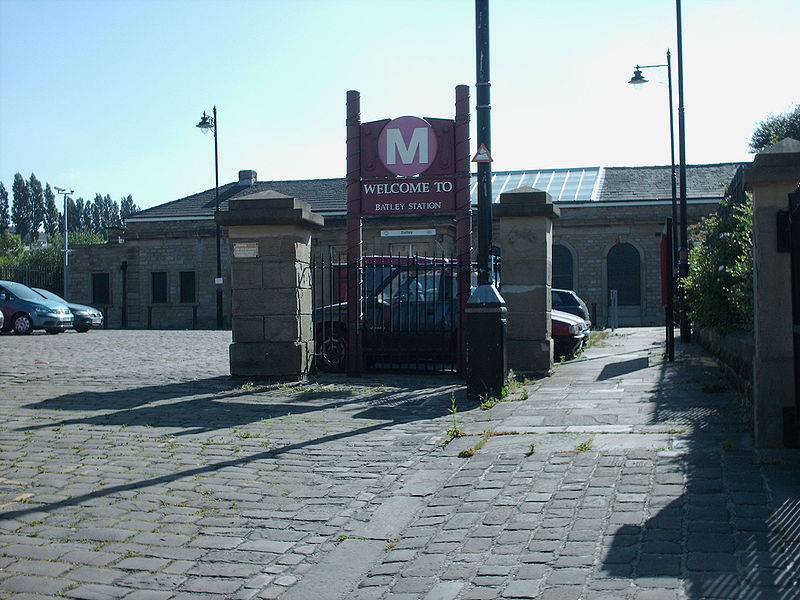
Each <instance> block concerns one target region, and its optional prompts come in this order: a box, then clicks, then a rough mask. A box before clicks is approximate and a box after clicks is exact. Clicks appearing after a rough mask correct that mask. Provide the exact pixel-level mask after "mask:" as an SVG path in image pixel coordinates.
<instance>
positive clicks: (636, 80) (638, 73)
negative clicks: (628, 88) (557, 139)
mask: <svg viewBox="0 0 800 600" xmlns="http://www.w3.org/2000/svg"><path fill="white" fill-rule="evenodd" d="M659 68H666V69H667V90H668V91H667V93H668V94H669V152H670V165H671V170H670V182H671V184H672V239H673V240H677V239H678V190H677V185H678V182H677V177H676V174H675V116H674V112H673V109H672V60H671V57H670V52H669V50H667V64H665V65H636V68H635V69H634V70H633V77H631V79H630V81H628V83H630V84H632V85H633V86H634V87H637V88H638V87H641V86H642V85H644V84H645V83H647V82H648V80H647V79H645V77H644V76H643V75H642V69H659ZM677 267H678V246H677V244H676V245H675V247H674V248H673V251H672V268H673V269H676V268H677Z"/></svg>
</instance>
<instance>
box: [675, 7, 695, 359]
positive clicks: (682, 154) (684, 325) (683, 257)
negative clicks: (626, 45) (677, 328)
mask: <svg viewBox="0 0 800 600" xmlns="http://www.w3.org/2000/svg"><path fill="white" fill-rule="evenodd" d="M675 26H676V29H677V30H678V156H679V159H680V164H681V166H680V177H679V179H680V194H681V235H680V249H679V250H678V275H679V276H680V278H681V280H682V279H683V278H684V277H686V276H687V275H689V233H688V231H689V228H688V222H687V219H688V210H687V207H686V126H685V123H684V118H683V113H684V110H683V33H682V25H681V0H675ZM680 290H681V292H680V299H681V341H682V342H684V343H689V342H691V341H692V328H691V325H690V324H689V311H688V310H686V294H685V291H684V287H683V285H681V286H680Z"/></svg>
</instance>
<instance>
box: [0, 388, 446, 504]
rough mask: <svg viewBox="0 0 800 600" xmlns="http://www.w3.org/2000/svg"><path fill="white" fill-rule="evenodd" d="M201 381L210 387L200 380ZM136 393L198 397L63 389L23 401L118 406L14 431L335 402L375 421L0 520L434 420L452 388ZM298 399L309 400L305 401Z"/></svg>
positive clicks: (265, 415) (202, 425) (253, 413)
mask: <svg viewBox="0 0 800 600" xmlns="http://www.w3.org/2000/svg"><path fill="white" fill-rule="evenodd" d="M208 381H212V382H220V385H216V384H215V387H217V388H218V389H225V386H223V385H221V382H222V381H223V380H207V381H201V382H199V383H200V384H207V383H208ZM418 383H419V382H418ZM231 385H233V384H231V383H230V382H229V383H228V386H227V388H228V390H230V386H231ZM201 387H208V386H205V385H201ZM140 391H145V392H146V393H147V394H148V395H149V396H152V397H156V396H159V397H169V398H172V399H174V398H176V397H179V395H181V394H182V395H186V396H190V395H196V394H197V385H196V384H195V385H194V386H193V384H192V382H187V383H181V384H174V385H172V384H170V385H165V386H150V387H147V388H142V390H124V391H112V392H108V393H106V394H93V395H92V396H93V401H92V402H90V403H89V404H88V405H87V404H85V403H81V398H82V394H68V395H65V396H61V397H58V398H54V399H52V400H45V401H42V402H38V403H35V404H31V405H28V408H47V409H53V408H56V407H58V408H62V409H70V410H76V409H78V408H83V409H87V410H89V409H91V410H97V409H98V407H101V406H104V407H106V408H108V406H109V404H110V405H111V406H115V407H117V410H116V412H112V413H106V414H101V415H92V416H89V417H85V418H76V419H65V420H63V421H59V422H49V423H47V424H43V425H37V426H35V427H25V428H20V429H19V430H32V429H41V428H53V427H59V426H63V425H101V426H105V425H119V426H123V425H124V426H146V427H165V428H166V427H170V428H176V427H186V428H187V429H186V430H185V431H183V432H181V433H172V432H171V433H170V435H172V436H176V435H189V434H196V433H203V432H208V431H213V430H217V429H224V428H230V427H235V426H238V425H244V424H246V423H252V422H256V421H262V420H265V419H276V418H279V417H281V416H286V415H297V414H305V413H310V412H317V411H325V410H328V409H334V408H336V409H338V408H341V407H343V406H348V405H358V406H363V407H364V410H361V411H356V412H354V413H353V414H351V415H350V418H352V419H370V420H378V421H380V422H378V423H374V424H370V425H366V426H363V427H358V428H352V429H348V430H347V431H342V432H338V433H333V434H328V435H322V436H318V437H314V438H311V439H307V440H303V441H300V442H296V443H290V444H286V445H284V446H281V447H279V448H275V449H270V450H265V451H264V452H258V453H255V454H250V455H248V456H242V457H237V458H232V459H229V460H221V461H218V462H214V463H212V464H207V465H203V466H199V467H195V468H191V469H185V470H181V471H177V472H175V473H170V474H168V475H162V476H159V477H154V478H151V479H144V480H141V481H134V482H130V483H126V484H121V485H116V486H109V487H106V488H103V489H98V490H94V491H92V492H89V493H86V494H82V495H79V496H74V497H71V498H68V499H65V500H61V501H56V502H51V503H45V504H38V503H34V504H31V505H30V506H29V507H26V508H24V509H19V510H14V511H8V512H0V519H15V518H19V517H21V516H24V515H26V514H30V513H34V512H42V511H45V512H46V511H51V510H55V509H58V508H61V507H65V506H74V505H78V504H81V503H83V502H87V501H89V500H92V499H96V498H102V497H106V496H112V495H115V494H119V493H122V492H128V491H132V490H140V489H143V488H148V487H151V486H156V485H160V484H165V483H169V482H173V481H176V480H179V479H183V478H188V477H193V476H196V475H202V474H206V473H211V472H214V471H218V470H220V469H224V468H226V467H235V466H240V465H244V464H247V463H251V462H254V461H260V460H270V459H275V458H278V457H280V456H281V455H282V454H285V453H287V452H291V451H294V450H300V449H304V448H309V447H314V446H319V445H322V444H326V443H330V442H335V441H338V440H343V439H347V438H352V437H357V436H361V435H365V434H368V433H370V432H373V431H377V430H381V429H386V428H390V427H392V426H394V425H397V424H402V423H408V422H412V421H416V420H420V419H431V418H435V417H438V416H441V415H444V414H446V413H447V412H448V409H449V408H450V406H451V404H450V394H451V393H452V385H446V384H445V385H444V386H441V385H440V386H439V387H438V388H436V387H432V388H429V389H427V390H425V391H426V394H425V395H421V394H420V393H419V391H420V390H419V389H415V388H411V387H409V388H407V389H398V388H395V389H393V390H392V389H390V390H388V391H379V392H373V393H371V394H369V395H368V396H366V397H365V396H364V395H360V396H353V395H352V394H351V393H350V392H346V391H342V392H337V391H336V390H327V391H325V393H324V396H323V395H322V394H320V393H317V392H314V391H303V392H299V393H298V394H297V396H298V397H297V400H296V401H295V402H292V403H283V402H278V403H273V402H270V401H269V399H268V398H267V399H258V398H255V399H254V400H253V401H252V402H249V403H245V402H230V401H228V399H230V398H237V397H241V396H247V395H249V396H251V397H253V396H254V395H256V394H257V393H254V392H250V391H245V390H241V389H240V388H237V389H234V390H230V391H229V393H222V394H216V395H214V396H213V397H205V398H194V399H190V400H185V401H177V402H171V403H167V404H160V405H156V406H145V407H139V406H140V405H141V404H143V402H142V401H141V400H140V399H138V398H136V396H137V394H138V393H139V392H140ZM206 391H208V390H206ZM321 396H322V397H324V398H325V399H326V400H330V398H332V397H333V398H334V400H333V401H328V402H323V403H319V400H320V397H321ZM126 397H133V398H135V399H132V400H131V401H130V402H128V401H126ZM104 398H108V399H109V401H108V402H107V403H104V402H103V400H104ZM151 400H152V398H151ZM314 400H316V403H315V404H311V403H310V402H311V401H314ZM304 401H305V402H308V403H307V404H304ZM76 404H77V406H76ZM90 407H91V408H90ZM208 423H213V426H209V425H208ZM311 431H316V429H315V428H313V427H312V428H311Z"/></svg>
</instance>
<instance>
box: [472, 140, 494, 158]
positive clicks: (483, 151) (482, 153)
mask: <svg viewBox="0 0 800 600" xmlns="http://www.w3.org/2000/svg"><path fill="white" fill-rule="evenodd" d="M472 162H476V163H483V162H492V157H491V155H490V154H489V149H488V148H487V147H486V144H481V145H480V148H478V151H477V152H476V153H475V156H473V157H472Z"/></svg>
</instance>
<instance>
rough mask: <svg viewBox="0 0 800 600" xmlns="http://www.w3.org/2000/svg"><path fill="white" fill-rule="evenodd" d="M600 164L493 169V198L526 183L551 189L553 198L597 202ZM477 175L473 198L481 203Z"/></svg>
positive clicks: (474, 175)
mask: <svg viewBox="0 0 800 600" xmlns="http://www.w3.org/2000/svg"><path fill="white" fill-rule="evenodd" d="M599 176H600V167H587V168H584V169H531V170H526V171H495V172H493V173H492V196H493V198H492V201H493V202H497V199H498V197H499V196H500V194H502V193H503V192H510V191H511V190H515V189H517V188H520V187H523V186H526V187H532V188H535V189H537V190H542V191H545V192H547V193H549V194H550V195H551V196H552V197H553V202H594V201H596V200H597V197H596V195H595V194H594V188H595V183H596V182H597V179H598V177H599ZM477 188H478V176H477V174H475V173H473V174H472V180H471V182H470V200H471V202H472V204H473V205H476V204H477V203H478V191H477Z"/></svg>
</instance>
